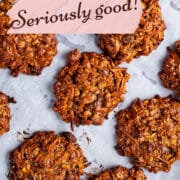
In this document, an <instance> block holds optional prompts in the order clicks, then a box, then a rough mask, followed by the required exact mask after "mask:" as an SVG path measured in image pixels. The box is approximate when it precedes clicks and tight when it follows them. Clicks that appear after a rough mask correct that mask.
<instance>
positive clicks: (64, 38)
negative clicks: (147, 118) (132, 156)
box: [0, 0, 180, 180]
mask: <svg viewBox="0 0 180 180" xmlns="http://www.w3.org/2000/svg"><path fill="white" fill-rule="evenodd" d="M172 2H173V3H171V1H170V0H166V1H164V0H160V4H161V7H162V11H163V17H164V19H165V22H166V25H167V30H166V32H165V40H164V41H163V42H162V43H161V45H160V46H159V47H158V49H157V50H155V51H154V52H153V53H152V54H151V55H150V56H148V57H141V58H139V59H138V60H134V61H133V62H132V63H131V64H122V65H121V66H123V67H127V68H128V72H129V73H130V74H131V79H130V81H129V83H128V85H127V93H126V95H125V101H124V102H123V103H121V104H119V106H118V107H117V108H116V109H115V111H114V112H112V113H111V114H110V115H109V118H108V120H106V121H105V122H104V124H103V125H102V126H89V127H88V126H81V127H79V128H75V131H74V134H75V135H76V137H77V139H78V143H79V144H80V145H81V147H82V148H83V151H84V154H85V155H86V157H87V159H88V160H89V161H90V162H92V165H91V166H90V167H89V168H88V169H87V170H86V171H87V172H98V171H100V170H101V169H102V168H101V165H102V166H103V167H104V168H108V167H112V166H115V165H123V166H126V167H131V166H132V164H131V163H130V161H129V159H128V158H126V157H121V156H119V155H118V154H117V152H116V151H115V149H114V146H115V144H116V140H115V131H114V130H115V129H114V126H115V119H114V113H115V112H117V111H118V110H119V109H122V108H125V107H127V106H128V105H129V104H130V103H131V102H132V101H133V100H134V99H135V98H137V97H140V98H142V99H144V98H151V97H153V96H154V95H156V94H160V95H161V96H167V95H169V94H171V93H172V92H171V91H169V90H167V89H165V88H164V87H163V86H162V85H161V83H160V80H159V78H158V76H157V74H158V72H159V71H160V69H161V66H162V63H163V61H164V58H165V57H166V56H167V51H166V47H167V46H171V45H173V43H174V42H175V41H176V40H178V39H180V21H179V19H180V11H179V10H180V8H179V7H180V6H179V7H178V6H176V8H175V9H174V8H172V6H173V7H174V6H175V4H176V3H178V2H179V0H177V1H176V0H174V1H172ZM178 9H179V10H178ZM57 37H58V40H59V41H60V43H59V44H58V55H57V56H56V57H55V59H54V61H53V63H52V65H51V66H50V67H48V68H46V69H45V70H44V71H43V73H42V75H41V76H39V77H32V76H25V75H19V77H18V78H13V77H11V76H10V75H9V71H8V70H0V90H1V91H3V92H5V93H6V94H8V95H9V96H13V97H14V98H15V99H16V101H17V104H11V105H10V107H11V112H12V119H11V124H10V126H11V129H10V131H9V132H8V133H5V134H4V135H3V136H1V137H0V180H6V179H7V177H6V175H7V173H8V154H9V152H10V151H11V150H12V149H14V148H15V147H17V146H18V145H19V144H20V143H21V142H22V140H23V136H22V133H23V131H26V132H29V133H30V134H31V133H33V132H35V131H39V130H54V131H56V132H57V133H59V132H62V131H67V130H70V127H69V124H66V123H64V122H63V121H61V120H60V119H59V117H58V115H57V114H56V113H55V112H54V111H52V105H53V104H54V101H55V97H54V94H53V84H54V77H55V76H56V74H57V73H58V71H59V69H60V68H61V67H63V66H64V65H65V64H66V54H67V53H68V52H69V51H70V50H72V49H74V48H78V49H79V50H81V51H96V52H101V51H100V49H99V48H98V47H97V45H96V37H95V36H94V35H58V36H57ZM18 132H21V135H20V134H19V133H18ZM24 136H26V135H24ZM88 138H89V139H90V140H91V141H90V142H88ZM179 170H180V161H179V162H176V163H175V164H174V165H173V166H172V169H171V171H170V172H169V173H164V172H160V173H157V174H153V173H149V172H148V171H146V170H145V174H146V175H147V176H148V179H149V180H160V179H163V180H179V179H180V171H179Z"/></svg>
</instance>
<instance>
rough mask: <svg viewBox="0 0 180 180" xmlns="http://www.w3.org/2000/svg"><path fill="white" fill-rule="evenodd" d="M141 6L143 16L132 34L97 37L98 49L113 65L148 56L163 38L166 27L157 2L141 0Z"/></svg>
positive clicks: (154, 0)
mask: <svg viewBox="0 0 180 180" xmlns="http://www.w3.org/2000/svg"><path fill="white" fill-rule="evenodd" d="M142 6H143V14H142V17H141V21H140V24H139V27H138V28H137V30H136V32H135V33H134V34H124V35H123V34H103V35H100V37H99V41H98V44H99V46H100V48H101V49H102V50H103V51H104V53H105V54H106V55H108V56H110V57H111V58H112V59H113V60H114V62H115V64H120V63H122V62H128V63H129V62H130V61H132V59H133V58H138V57H140V56H142V55H149V54H150V53H151V52H152V51H153V50H154V49H156V48H157V47H158V45H159V44H160V42H161V41H162V40H163V38H164V30H165V29H166V25H165V23H164V21H163V19H162V15H161V8H160V6H159V4H158V0H151V1H147V0H142Z"/></svg>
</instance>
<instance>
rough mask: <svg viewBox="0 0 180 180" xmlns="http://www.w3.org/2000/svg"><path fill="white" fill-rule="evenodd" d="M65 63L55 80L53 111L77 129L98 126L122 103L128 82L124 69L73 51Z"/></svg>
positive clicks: (97, 56)
mask: <svg viewBox="0 0 180 180" xmlns="http://www.w3.org/2000/svg"><path fill="white" fill-rule="evenodd" d="M68 61H69V63H68V64H67V65H66V66H65V67H64V68H62V69H61V71H60V72H59V74H58V76H57V78H56V83H55V85H54V92H55V95H56V97H57V101H56V104H55V105H54V110H55V111H56V112H58V113H59V114H60V116H61V117H62V119H63V120H64V121H65V122H68V123H71V124H73V123H75V124H76V125H77V126H78V125H80V124H83V125H90V124H95V125H100V124H102V123H103V121H104V118H105V117H107V115H108V113H109V112H110V111H112V110H113V109H114V108H115V107H116V106H117V104H118V103H119V102H121V101H123V94H124V93H125V92H126V82H127V81H128V79H129V75H128V73H127V72H126V69H125V68H118V67H116V66H115V65H114V63H113V62H112V61H111V60H110V59H108V58H107V57H105V56H103V55H101V54H97V53H95V52H84V53H80V52H79V51H78V50H77V49H76V50H73V51H71V52H70V53H69V55H68Z"/></svg>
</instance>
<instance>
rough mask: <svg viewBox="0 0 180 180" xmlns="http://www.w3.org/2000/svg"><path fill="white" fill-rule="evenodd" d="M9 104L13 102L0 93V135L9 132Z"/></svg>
mask: <svg viewBox="0 0 180 180" xmlns="http://www.w3.org/2000/svg"><path fill="white" fill-rule="evenodd" d="M10 102H14V100H13V99H12V98H9V97H8V96H7V95H5V94H4V93H2V92H0V135H2V134H4V133H5V132H7V131H9V122H10V118H11V115H10V108H9V103H10Z"/></svg>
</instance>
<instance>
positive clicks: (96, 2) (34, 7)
mask: <svg viewBox="0 0 180 180" xmlns="http://www.w3.org/2000/svg"><path fill="white" fill-rule="evenodd" d="M8 15H9V16H10V17H11V22H12V25H11V28H10V29H9V31H8V33H9V34H24V33H26V34H27V33H56V34H59V33H64V34H69V33H71V34H82V33H83V34H84V33H86V34H87V33H88V34H100V33H118V34H120V33H121V34H125V33H128V34H129V33H134V32H135V30H136V28H137V27H138V24H139V21H140V18H141V15H142V5H141V0H92V1H90V0H17V1H16V2H15V4H14V5H13V7H12V8H11V9H10V10H9V11H8Z"/></svg>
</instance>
